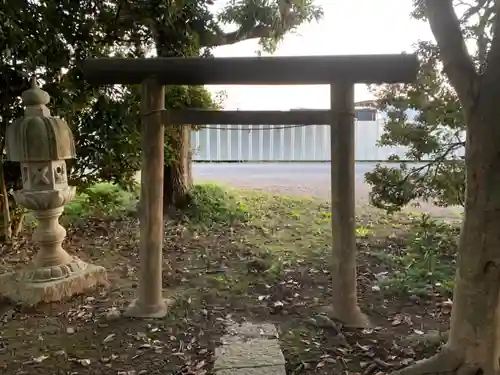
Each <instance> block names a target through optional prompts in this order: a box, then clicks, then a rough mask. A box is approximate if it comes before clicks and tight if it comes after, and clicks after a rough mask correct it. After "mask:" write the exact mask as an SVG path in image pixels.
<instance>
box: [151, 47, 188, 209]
mask: <svg viewBox="0 0 500 375" xmlns="http://www.w3.org/2000/svg"><path fill="white" fill-rule="evenodd" d="M173 51H176V49H175V48H171V46H170V45H169V44H168V42H167V41H166V40H163V39H162V37H158V38H157V40H156V53H157V55H158V56H160V57H173V56H178V57H183V56H184V54H182V53H175V52H173ZM165 134H166V136H167V139H168V146H167V147H169V150H170V160H165V166H164V171H163V176H164V177H163V178H164V179H163V212H164V214H166V215H168V214H169V213H171V212H172V211H173V210H175V209H183V208H185V207H186V205H187V204H188V203H189V201H190V194H189V191H190V187H191V185H192V172H191V157H190V156H191V126H189V125H182V126H180V125H169V124H165Z"/></svg>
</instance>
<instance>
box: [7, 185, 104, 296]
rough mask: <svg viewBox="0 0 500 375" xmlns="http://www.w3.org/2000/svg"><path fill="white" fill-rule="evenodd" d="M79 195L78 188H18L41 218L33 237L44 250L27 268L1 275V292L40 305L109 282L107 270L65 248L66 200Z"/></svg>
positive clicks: (18, 194)
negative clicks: (64, 215)
mask: <svg viewBox="0 0 500 375" xmlns="http://www.w3.org/2000/svg"><path fill="white" fill-rule="evenodd" d="M74 196H75V188H74V187H72V186H67V187H65V188H63V189H60V190H45V191H30V190H21V191H17V192H15V199H16V201H17V202H18V203H19V204H20V205H22V206H24V207H27V208H29V209H31V210H33V213H34V216H35V218H36V219H37V220H38V226H37V228H36V229H35V231H34V233H33V241H34V242H35V243H37V244H38V246H39V247H40V251H39V252H38V253H37V255H36V256H35V259H34V261H33V264H32V266H31V267H29V268H28V269H26V270H22V271H19V272H13V273H9V274H5V275H2V276H0V294H2V295H4V296H5V297H7V298H9V299H11V300H13V301H15V302H19V303H23V304H27V305H36V304H38V303H41V302H55V301H61V300H64V299H67V298H69V297H71V296H73V295H75V294H80V293H84V292H85V291H87V290H89V289H92V288H95V287H96V286H98V285H102V286H106V285H107V275H106V270H105V269H104V268H103V267H98V266H94V265H91V264H88V263H86V262H84V261H82V260H81V259H79V258H78V257H75V256H71V255H69V254H68V253H67V252H66V250H64V249H63V248H62V242H63V241H64V238H65V237H66V230H65V229H64V228H63V227H62V226H61V225H60V224H59V217H60V216H61V214H62V213H63V210H64V206H63V205H64V204H66V203H67V202H69V201H70V200H71V199H73V197H74Z"/></svg>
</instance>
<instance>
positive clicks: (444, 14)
mask: <svg viewBox="0 0 500 375" xmlns="http://www.w3.org/2000/svg"><path fill="white" fill-rule="evenodd" d="M425 15H426V16H427V18H428V20H429V24H430V26H431V30H432V33H433V34H434V37H435V38H436V42H437V44H438V47H439V54H440V56H441V61H442V62H443V69H444V71H445V73H446V74H447V76H448V78H449V79H450V82H451V84H452V85H453V87H454V88H455V90H456V92H457V94H458V97H459V98H460V101H461V102H462V105H463V106H468V105H470V104H471V103H472V102H473V101H474V99H475V97H476V92H475V91H476V86H477V85H476V81H477V78H478V76H477V73H476V70H475V68H474V63H473V61H472V58H471V56H470V55H469V52H468V51H467V47H466V46H465V41H464V37H463V35H462V31H461V29H460V22H459V20H458V18H457V15H456V13H455V11H454V9H453V1H452V0H425Z"/></svg>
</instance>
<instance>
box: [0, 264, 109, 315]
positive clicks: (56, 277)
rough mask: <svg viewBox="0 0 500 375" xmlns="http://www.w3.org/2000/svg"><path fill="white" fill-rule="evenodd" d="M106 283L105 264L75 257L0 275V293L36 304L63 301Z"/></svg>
mask: <svg viewBox="0 0 500 375" xmlns="http://www.w3.org/2000/svg"><path fill="white" fill-rule="evenodd" d="M107 284H108V281H107V275H106V269H105V268H104V267H100V266H95V265H92V264H89V263H85V262H84V261H82V260H81V259H79V258H77V257H74V258H72V260H71V261H70V262H69V263H67V264H62V265H59V266H49V267H36V268H35V267H30V268H28V269H26V270H22V271H19V272H12V273H6V274H3V275H0V294H1V295H3V296H4V297H6V298H8V299H10V300H12V301H13V302H16V303H21V304H23V305H28V306H35V305H38V304H39V303H48V302H56V301H62V300H65V299H68V298H70V297H72V296H74V295H77V294H82V293H85V292H87V291H89V290H91V289H94V288H95V287H97V286H100V285H102V286H106V285H107Z"/></svg>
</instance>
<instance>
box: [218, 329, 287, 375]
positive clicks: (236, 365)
mask: <svg viewBox="0 0 500 375" xmlns="http://www.w3.org/2000/svg"><path fill="white" fill-rule="evenodd" d="M221 342H222V345H221V346H219V347H218V348H216V349H215V362H214V371H215V373H216V374H217V375H286V371H285V357H284V356H283V353H282V352H281V348H280V344H279V340H278V332H277V330H276V327H275V326H274V325H273V324H268V323H264V324H253V323H249V322H245V323H243V324H237V323H235V322H232V321H230V322H228V323H227V334H226V335H224V336H223V337H222V338H221Z"/></svg>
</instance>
